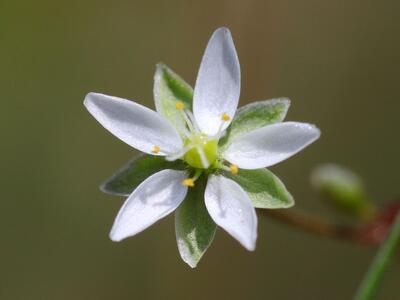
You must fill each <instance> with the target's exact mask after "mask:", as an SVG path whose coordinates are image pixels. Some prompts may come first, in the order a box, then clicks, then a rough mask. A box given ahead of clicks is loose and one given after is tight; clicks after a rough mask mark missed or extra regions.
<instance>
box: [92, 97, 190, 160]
mask: <svg viewBox="0 0 400 300" xmlns="http://www.w3.org/2000/svg"><path fill="white" fill-rule="evenodd" d="M84 104H85V106H86V108H87V109H88V111H89V112H90V113H91V114H92V115H93V117H95V119H96V120H97V121H99V123H100V124H101V125H103V126H104V128H106V129H107V130H108V131H110V132H111V133H112V134H114V135H115V136H116V137H118V138H119V139H121V140H122V141H124V142H125V143H127V144H128V145H130V146H132V147H134V148H136V149H138V150H140V151H142V152H145V153H148V154H153V155H166V153H165V152H168V153H173V152H176V151H178V150H179V149H180V148H182V146H183V143H182V140H181V138H180V136H179V134H178V132H177V131H176V130H175V128H174V127H172V125H171V124H170V123H169V122H168V121H167V120H166V119H164V118H163V117H162V116H160V115H159V114H158V113H156V112H155V111H153V110H151V109H149V108H147V107H144V106H143V105H140V104H137V103H135V102H133V101H129V100H126V99H122V98H118V97H112V96H107V95H103V94H97V93H89V94H88V95H87V96H86V98H85V101H84ZM154 146H158V147H160V149H161V151H160V152H159V153H158V154H154V153H153V152H152V150H153V148H154ZM164 151H165V152H164Z"/></svg>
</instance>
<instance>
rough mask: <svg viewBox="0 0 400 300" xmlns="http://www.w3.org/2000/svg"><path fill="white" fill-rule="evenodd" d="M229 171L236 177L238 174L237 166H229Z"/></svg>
mask: <svg viewBox="0 0 400 300" xmlns="http://www.w3.org/2000/svg"><path fill="white" fill-rule="evenodd" d="M229 171H231V173H232V174H234V175H236V174H237V173H238V172H239V168H238V166H237V165H231V166H230V167H229Z"/></svg>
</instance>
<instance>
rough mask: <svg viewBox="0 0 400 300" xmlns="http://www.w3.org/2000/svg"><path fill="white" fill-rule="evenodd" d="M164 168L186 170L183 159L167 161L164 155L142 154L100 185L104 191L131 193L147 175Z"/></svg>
mask: <svg viewBox="0 0 400 300" xmlns="http://www.w3.org/2000/svg"><path fill="white" fill-rule="evenodd" d="M164 169H174V170H184V169H185V164H184V163H183V162H182V161H181V160H176V161H167V160H165V158H164V157H162V156H153V155H147V154H140V155H138V156H137V157H135V158H133V159H132V160H131V161H129V162H128V163H127V164H125V165H124V166H123V167H122V168H121V169H119V170H118V171H117V172H116V173H115V174H114V175H113V176H111V177H110V178H108V179H107V180H106V181H105V182H104V183H103V184H101V185H100V190H101V191H103V192H104V193H107V194H111V195H118V196H128V195H130V194H131V193H132V192H133V191H134V189H136V187H137V186H138V185H139V184H141V183H142V182H143V181H144V180H145V179H146V178H147V177H149V176H150V175H153V174H155V173H157V172H159V171H161V170H164Z"/></svg>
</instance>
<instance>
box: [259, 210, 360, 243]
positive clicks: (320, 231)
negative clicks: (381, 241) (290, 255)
mask: <svg viewBox="0 0 400 300" xmlns="http://www.w3.org/2000/svg"><path fill="white" fill-rule="evenodd" d="M259 212H260V213H262V214H264V215H266V216H271V217H273V218H275V219H277V220H279V221H283V222H284V223H287V224H289V225H292V226H294V227H296V228H299V229H302V230H304V231H307V232H310V233H313V234H317V235H323V236H328V237H335V238H343V239H355V238H356V233H357V231H356V228H353V227H350V226H343V225H338V224H334V223H331V222H329V221H327V220H325V219H322V218H318V217H315V216H310V215H305V214H303V213H300V212H296V211H293V210H292V209H291V210H273V209H269V210H266V209H260V210H259Z"/></svg>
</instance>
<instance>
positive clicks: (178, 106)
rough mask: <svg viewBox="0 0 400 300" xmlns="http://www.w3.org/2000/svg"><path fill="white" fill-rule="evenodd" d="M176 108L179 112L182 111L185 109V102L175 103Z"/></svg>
mask: <svg viewBox="0 0 400 300" xmlns="http://www.w3.org/2000/svg"><path fill="white" fill-rule="evenodd" d="M175 108H176V109H178V110H182V109H184V108H185V104H183V102H180V101H178V102H176V103H175Z"/></svg>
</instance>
